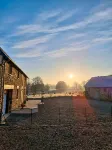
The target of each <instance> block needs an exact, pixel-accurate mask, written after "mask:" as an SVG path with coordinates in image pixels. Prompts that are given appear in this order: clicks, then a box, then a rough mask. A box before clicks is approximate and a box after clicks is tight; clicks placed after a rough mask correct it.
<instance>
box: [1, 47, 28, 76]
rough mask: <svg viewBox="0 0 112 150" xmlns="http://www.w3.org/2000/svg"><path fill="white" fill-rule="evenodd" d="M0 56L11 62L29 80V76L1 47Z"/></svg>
mask: <svg viewBox="0 0 112 150" xmlns="http://www.w3.org/2000/svg"><path fill="white" fill-rule="evenodd" d="M0 54H1V55H3V57H4V59H5V60H7V61H10V62H11V63H12V64H13V65H14V66H15V67H16V68H17V69H18V70H20V71H21V72H22V73H23V74H24V75H25V76H26V77H27V78H28V76H27V75H26V74H25V73H24V72H23V71H22V70H21V69H20V67H18V65H16V63H15V62H14V61H13V60H12V59H11V58H10V57H9V56H8V55H7V54H6V52H5V51H4V50H3V49H2V48H1V47H0Z"/></svg>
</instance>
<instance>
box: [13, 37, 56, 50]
mask: <svg viewBox="0 0 112 150" xmlns="http://www.w3.org/2000/svg"><path fill="white" fill-rule="evenodd" d="M55 35H56V34H49V35H45V36H42V37H38V38H34V39H31V40H26V41H22V42H19V43H16V44H15V45H13V46H12V48H16V49H18V48H19V49H21V48H30V47H35V46H36V45H38V44H42V43H45V42H47V41H49V40H50V39H51V38H53V37H54V36H55Z"/></svg>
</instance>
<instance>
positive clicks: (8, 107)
mask: <svg viewBox="0 0 112 150" xmlns="http://www.w3.org/2000/svg"><path fill="white" fill-rule="evenodd" d="M11 109H12V90H7V97H6V112H5V113H9V112H11Z"/></svg>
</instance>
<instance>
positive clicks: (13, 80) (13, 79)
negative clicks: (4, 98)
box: [4, 62, 27, 109]
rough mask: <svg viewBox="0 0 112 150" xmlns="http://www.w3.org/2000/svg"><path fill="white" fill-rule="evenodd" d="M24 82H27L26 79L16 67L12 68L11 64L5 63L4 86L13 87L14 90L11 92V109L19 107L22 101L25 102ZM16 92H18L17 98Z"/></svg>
mask: <svg viewBox="0 0 112 150" xmlns="http://www.w3.org/2000/svg"><path fill="white" fill-rule="evenodd" d="M10 65H11V66H12V73H11V74H10V73H9V68H10ZM18 71H19V76H18ZM26 82H27V78H26V77H25V75H24V74H23V73H22V72H21V71H20V70H19V69H18V68H16V66H14V65H13V64H12V63H11V62H9V63H5V74H4V84H5V85H14V89H13V91H12V109H15V108H18V107H20V106H21V104H22V103H23V101H24V100H26ZM6 91H7V89H6ZM17 91H18V97H17ZM22 92H23V101H22V96H21V93H22Z"/></svg>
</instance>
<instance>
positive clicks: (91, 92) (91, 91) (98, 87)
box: [85, 76, 112, 100]
mask: <svg viewBox="0 0 112 150" xmlns="http://www.w3.org/2000/svg"><path fill="white" fill-rule="evenodd" d="M85 92H86V95H88V96H89V97H90V98H93V99H99V100H100V99H102V100H112V76H100V77H92V78H91V79H90V80H89V81H88V82H87V83H86V85H85Z"/></svg>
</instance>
